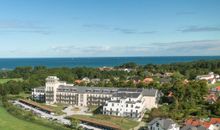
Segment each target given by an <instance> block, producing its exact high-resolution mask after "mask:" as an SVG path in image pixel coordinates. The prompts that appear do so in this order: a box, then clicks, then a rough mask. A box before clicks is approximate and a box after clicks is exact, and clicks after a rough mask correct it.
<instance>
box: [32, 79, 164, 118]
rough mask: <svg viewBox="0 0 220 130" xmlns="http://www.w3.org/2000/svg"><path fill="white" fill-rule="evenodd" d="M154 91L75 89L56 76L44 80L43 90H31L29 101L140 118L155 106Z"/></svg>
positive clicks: (81, 87)
mask: <svg viewBox="0 0 220 130" xmlns="http://www.w3.org/2000/svg"><path fill="white" fill-rule="evenodd" d="M159 97H160V92H159V91H158V90H156V89H142V88H140V89H129V88H123V89H122V88H106V87H85V86H74V85H73V84H67V83H66V82H64V81H60V80H59V78H57V77H56V76H49V77H47V78H46V83H45V87H39V88H34V89H33V91H32V98H33V99H34V100H40V101H42V102H46V104H54V103H62V104H70V105H77V106H90V105H97V106H103V114H107V115H115V116H124V117H131V118H137V119H138V118H141V117H142V116H143V114H144V112H145V110H146V109H151V108H154V107H157V106H158V100H159Z"/></svg>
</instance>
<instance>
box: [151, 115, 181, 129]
mask: <svg viewBox="0 0 220 130" xmlns="http://www.w3.org/2000/svg"><path fill="white" fill-rule="evenodd" d="M179 129H180V127H179V125H178V124H177V123H175V122H174V121H173V120H172V119H169V118H155V119H153V120H152V121H150V122H149V123H148V130H179Z"/></svg>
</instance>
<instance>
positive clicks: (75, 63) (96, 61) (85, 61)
mask: <svg viewBox="0 0 220 130" xmlns="http://www.w3.org/2000/svg"><path fill="white" fill-rule="evenodd" d="M214 59H220V56H162V57H159V56H157V57H83V58H0V69H1V70H7V69H14V68H16V67H19V66H32V67H34V66H46V67H48V68H56V67H71V68H72V67H82V66H84V67H103V66H107V67H112V66H118V65H121V64H124V63H128V62H135V63H137V64H140V65H146V64H170V63H179V62H190V61H198V60H214Z"/></svg>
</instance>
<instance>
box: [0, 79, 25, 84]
mask: <svg viewBox="0 0 220 130" xmlns="http://www.w3.org/2000/svg"><path fill="white" fill-rule="evenodd" d="M11 80H14V81H23V79H22V78H12V79H0V84H3V83H7V82H8V81H11Z"/></svg>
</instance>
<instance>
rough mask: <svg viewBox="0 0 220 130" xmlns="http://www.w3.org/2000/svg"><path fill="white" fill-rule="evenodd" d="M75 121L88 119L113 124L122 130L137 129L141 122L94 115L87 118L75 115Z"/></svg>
mask: <svg viewBox="0 0 220 130" xmlns="http://www.w3.org/2000/svg"><path fill="white" fill-rule="evenodd" d="M73 118H75V119H88V120H93V121H96V122H99V123H102V124H112V125H116V126H118V127H120V128H121V129H122V130H129V129H131V128H134V127H136V126H137V125H138V124H139V122H137V121H134V120H130V119H126V118H121V117H113V116H108V115H94V116H85V115H74V116H73Z"/></svg>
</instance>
